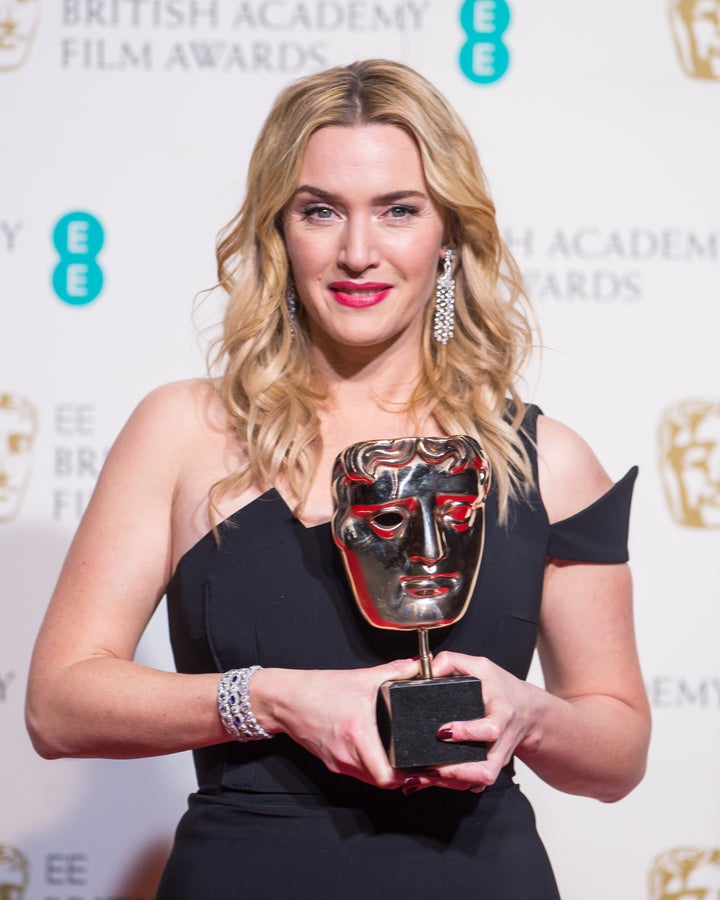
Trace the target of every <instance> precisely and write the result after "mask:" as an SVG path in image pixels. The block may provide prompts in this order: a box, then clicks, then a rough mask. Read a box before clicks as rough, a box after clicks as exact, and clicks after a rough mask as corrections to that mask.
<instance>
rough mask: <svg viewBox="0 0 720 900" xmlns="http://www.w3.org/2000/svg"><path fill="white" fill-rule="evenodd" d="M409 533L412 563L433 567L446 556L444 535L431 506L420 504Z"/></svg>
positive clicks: (409, 554)
mask: <svg viewBox="0 0 720 900" xmlns="http://www.w3.org/2000/svg"><path fill="white" fill-rule="evenodd" d="M408 531H409V534H408V539H409V547H408V558H409V559H410V562H419V563H423V564H424V565H432V564H433V563H436V562H438V561H439V560H441V559H442V558H443V557H444V556H445V547H444V544H443V539H442V534H441V532H440V529H439V528H438V525H437V522H436V521H435V514H434V510H433V507H432V505H431V504H428V505H426V504H424V503H421V504H420V507H419V509H418V510H417V512H416V514H415V515H414V516H413V518H412V520H411V524H410V528H409V529H408Z"/></svg>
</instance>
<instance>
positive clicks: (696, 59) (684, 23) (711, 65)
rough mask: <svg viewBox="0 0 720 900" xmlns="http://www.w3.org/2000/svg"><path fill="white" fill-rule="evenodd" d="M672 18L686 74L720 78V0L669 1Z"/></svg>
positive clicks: (674, 34) (694, 76)
mask: <svg viewBox="0 0 720 900" xmlns="http://www.w3.org/2000/svg"><path fill="white" fill-rule="evenodd" d="M668 18H669V19H670V27H671V28H672V35H673V41H674V43H675V49H676V51H677V55H678V59H679V60H680V65H681V66H682V68H683V71H684V72H685V74H686V75H690V76H691V77H692V78H711V79H718V80H720V0H669V3H668Z"/></svg>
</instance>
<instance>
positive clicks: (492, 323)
mask: <svg viewBox="0 0 720 900" xmlns="http://www.w3.org/2000/svg"><path fill="white" fill-rule="evenodd" d="M248 185H249V188H248V194H247V198H246V200H245V202H244V205H243V207H242V209H241V210H240V212H239V214H238V216H237V217H236V218H235V219H234V221H233V222H231V223H230V225H229V226H228V228H227V229H226V231H225V233H224V236H223V238H222V240H221V241H220V243H219V248H218V260H219V273H220V284H221V286H222V287H223V288H224V289H225V290H226V291H227V293H228V295H229V305H228V308H227V314H226V317H225V323H224V332H223V336H222V341H221V345H220V347H219V351H218V358H219V360H220V361H221V362H222V364H223V371H222V374H221V375H220V377H218V378H217V379H216V380H207V381H196V382H189V383H181V384H174V385H169V386H166V387H163V388H161V389H159V390H158V391H156V392H154V393H153V394H151V395H150V396H149V397H147V398H146V399H145V400H144V401H143V402H142V403H141V404H140V406H139V407H138V409H137V410H136V411H135V412H134V414H133V415H132V417H131V419H130V421H129V422H128V424H127V426H126V427H125V429H124V430H123V432H122V433H121V435H120V436H119V438H118V440H117V442H116V444H115V446H114V448H113V450H112V452H111V453H110V455H109V457H108V460H107V463H106V466H105V469H104V471H103V473H102V475H101V477H100V479H99V482H98V485H97V488H96V491H95V494H94V496H93V499H92V501H91V503H90V505H89V507H88V510H87V512H86V514H85V517H84V519H83V522H82V524H81V526H80V528H79V530H78V534H77V536H76V538H75V541H74V543H73V545H72V547H71V550H70V552H69V555H68V559H67V561H66V564H65V567H64V569H63V572H62V574H61V577H60V580H59V583H58V586H57V589H56V593H55V595H54V597H53V599H52V602H51V605H50V608H49V610H48V613H47V617H46V620H45V623H44V625H43V628H42V630H41V633H40V636H39V638H38V643H37V647H36V651H35V656H34V661H33V665H32V672H31V677H30V686H29V693H28V706H27V718H28V726H29V730H30V734H31V736H32V739H33V742H34V744H35V747H36V748H37V750H38V752H39V753H41V754H42V755H43V756H45V757H48V758H54V757H60V756H103V757H139V756H148V755H155V754H162V753H173V752H176V751H179V750H186V749H193V750H194V751H195V761H196V767H197V771H198V779H199V788H200V789H199V791H198V792H197V793H196V794H194V795H192V796H191V798H190V806H189V809H188V812H187V813H186V815H185V816H184V818H183V820H182V821H181V824H180V826H179V829H178V833H177V835H176V842H175V848H174V851H173V854H172V856H171V858H170V862H169V864H168V867H167V869H166V872H165V875H164V877H163V881H162V883H161V887H160V894H159V896H161V897H168V898H169V897H172V898H174V900H177V898H182V897H188V898H190V897H192V898H193V900H198V898H217V897H226V896H243V897H274V896H292V897H299V896H314V897H317V896H319V897H334V896H343V897H353V898H354V897H358V898H359V897H366V896H369V895H372V896H379V897H386V896H387V897H390V896H394V897H417V896H430V894H431V893H432V894H435V893H436V892H437V891H438V890H440V889H442V890H443V891H445V892H447V893H449V892H451V891H453V890H458V891H460V890H462V891H463V892H464V893H465V894H468V893H469V895H472V896H477V897H483V898H497V900H500V898H502V900H508V898H514V897H517V898H528V897H532V898H534V900H538V898H541V900H542V898H553V897H557V888H556V886H555V882H554V879H553V876H552V871H551V869H550V866H549V863H548V862H547V858H546V856H545V853H544V850H543V847H542V844H541V843H540V840H539V838H538V837H537V834H536V832H535V828H534V820H533V815H532V811H531V810H530V808H529V805H528V804H527V802H526V801H525V799H524V798H523V797H522V795H521V794H520V793H519V789H518V787H517V786H516V785H515V784H514V782H513V780H512V758H513V756H514V755H516V756H518V757H519V758H521V759H522V760H524V761H525V762H526V763H527V764H528V765H529V766H531V767H532V768H533V769H534V770H535V772H537V773H538V775H539V776H540V777H541V778H543V779H545V780H546V781H548V782H549V783H550V784H552V785H554V786H556V787H558V788H559V789H561V790H564V791H568V792H571V793H578V794H585V795H588V796H592V797H597V798H599V799H602V800H606V801H611V800H617V799H619V798H620V797H622V796H623V795H625V794H626V793H627V792H628V791H629V790H631V789H632V788H633V786H634V785H635V784H637V782H638V781H639V780H640V778H641V777H642V774H643V770H644V765H645V756H646V750H647V742H648V733H649V716H648V708H647V703H646V698H645V694H644V689H643V684H642V679H641V676H640V672H639V667H638V661H637V655H636V650H635V643H634V636H633V626H632V611H631V587H630V578H629V574H628V571H627V567H626V566H625V565H624V562H625V560H626V551H625V547H624V544H625V537H626V534H625V533H626V528H627V514H628V507H629V495H630V491H631V487H632V480H633V477H634V473H629V474H628V476H626V478H625V479H624V480H623V481H622V482H620V483H619V484H618V485H616V486H615V487H613V486H612V484H611V482H610V479H609V478H608V476H607V475H606V474H605V472H604V471H603V469H602V468H601V466H600V464H599V463H598V461H597V460H596V458H595V456H594V455H593V453H592V452H591V450H590V449H589V448H588V447H587V445H586V444H585V443H584V442H583V441H582V440H581V439H580V438H579V437H578V436H577V435H576V434H575V433H573V432H572V431H571V430H569V429H568V428H566V427H564V426H563V425H560V424H559V423H557V422H554V421H552V420H551V419H548V418H546V417H545V416H543V415H539V411H538V410H537V409H536V408H534V407H526V406H525V405H524V404H523V403H522V401H521V400H520V398H519V396H518V395H517V393H516V390H515V386H514V381H515V378H516V376H517V373H518V370H519V367H520V365H521V363H522V362H523V361H524V358H525V356H526V353H527V351H528V349H529V347H530V329H529V326H528V323H527V318H526V317H525V316H524V315H523V314H522V312H521V310H520V306H519V304H520V303H521V301H522V300H523V296H524V295H523V292H522V287H521V281H520V276H519V273H518V270H517V267H516V266H515V264H514V262H513V260H512V259H511V257H510V255H509V253H508V251H507V249H506V248H505V247H504V245H503V243H502V241H501V240H500V238H499V235H498V231H497V226H496V224H495V219H494V209H493V206H492V203H491V201H490V199H489V197H488V194H487V190H486V187H485V185H484V179H483V175H482V172H481V169H480V166H479V163H478V160H477V157H476V153H475V150H474V148H473V144H472V141H471V139H470V137H469V135H468V133H467V131H466V130H465V128H464V126H463V125H462V123H461V122H460V121H459V119H458V117H457V116H456V114H455V113H454V112H453V111H452V110H451V109H450V108H449V107H448V105H447V103H446V101H445V100H444V99H443V98H442V97H441V96H440V95H439V94H438V92H437V91H436V90H435V89H434V88H433V87H432V86H431V85H430V84H428V83H427V82H426V81H425V80H424V79H423V78H422V77H421V76H419V75H418V74H417V73H415V72H413V71H412V70H410V69H408V68H406V67H404V66H402V65H399V64H397V63H390V62H385V61H369V62H362V63H356V64H353V65H351V66H347V67H343V68H336V69H331V70H329V71H326V72H322V73H320V74H317V75H312V76H309V77H307V78H305V79H303V80H301V81H299V82H297V83H296V84H293V85H291V86H290V87H288V88H287V89H286V90H285V91H284V92H283V93H282V94H281V95H280V97H279V98H278V100H277V101H276V103H275V106H274V107H273V110H272V111H271V113H270V116H269V118H268V120H267V122H266V124H265V126H264V128H263V130H262V133H261V135H260V137H259V140H258V142H257V145H256V148H255V152H254V154H253V157H252V161H251V165H250V171H249V177H248ZM438 279H439V281H438ZM436 298H439V303H436ZM453 303H454V311H453V309H452V307H453ZM436 307H437V308H438V309H437V312H436ZM452 434H468V435H470V436H472V437H474V438H476V439H477V440H479V441H480V443H481V444H482V447H483V449H484V451H485V453H486V455H487V456H488V458H489V460H490V462H491V466H492V472H493V488H492V491H491V494H490V496H489V498H488V502H487V508H486V528H487V534H486V544H485V556H484V560H483V565H482V567H481V572H480V576H479V578H478V582H477V585H476V589H475V593H474V596H473V598H472V600H471V603H470V606H469V610H468V612H467V614H466V615H465V617H464V618H463V619H462V620H461V621H460V622H459V623H457V624H456V625H454V626H451V627H449V628H445V629H441V630H440V631H438V632H436V633H435V634H434V635H433V644H434V650H435V652H436V656H435V661H434V666H433V668H434V672H435V674H436V675H448V674H454V673H461V674H469V675H473V676H476V677H478V678H480V679H481V680H482V684H483V691H484V697H485V704H486V716H485V718H482V719H476V720H472V721H468V722H447V723H445V724H444V726H443V727H442V728H441V729H440V737H441V738H442V739H443V740H446V741H478V742H481V741H484V742H488V748H489V750H488V755H487V760H485V761H483V762H471V763H463V764H460V765H453V766H442V767H439V768H437V769H419V770H412V771H401V770H397V769H393V768H392V767H391V766H390V764H389V762H388V759H387V756H386V755H385V752H384V750H383V748H382V745H381V743H380V741H379V738H378V733H377V727H376V721H375V698H376V694H377V690H378V687H379V686H380V684H381V683H383V682H385V681H387V680H397V679H407V678H412V677H413V676H414V675H415V674H416V672H417V663H416V662H414V661H413V660H412V659H411V658H410V657H412V655H413V653H414V652H415V647H414V646H413V645H414V638H413V636H412V635H409V634H403V633H395V632H389V631H380V630H378V629H373V628H371V627H370V626H369V625H367V624H365V623H364V622H363V621H362V620H361V618H360V616H359V615H358V612H357V609H356V608H355V604H354V602H353V600H352V597H351V595H350V593H349V589H348V586H347V582H346V580H345V577H344V575H343V573H342V570H341V567H340V564H339V562H338V557H337V552H336V550H335V548H334V547H333V545H332V537H331V533H330V526H329V524H328V523H329V521H330V519H331V515H332V500H331V494H330V475H331V470H332V465H333V461H334V459H335V458H336V456H337V455H338V453H339V452H340V451H341V450H342V449H343V448H345V447H346V446H347V445H349V444H352V443H354V442H356V441H364V440H368V439H374V438H395V437H405V436H414V435H427V436H432V435H436V436H439V435H452ZM169 436H171V438H170V439H169ZM550 523H553V524H550ZM166 590H167V595H168V608H169V616H170V629H171V637H172V641H173V649H174V653H175V658H176V663H177V666H178V672H179V673H180V674H175V673H167V672H160V671H155V670H151V669H148V668H145V667H142V666H139V665H137V664H136V663H134V662H133V661H132V660H133V654H134V651H135V648H136V645H137V643H138V640H139V638H140V636H141V634H142V632H143V629H144V628H145V626H146V624H147V622H148V620H149V619H150V617H151V615H152V613H153V610H154V609H155V606H156V604H157V602H158V601H159V599H160V598H161V597H162V596H163V594H164V593H165V592H166ZM541 599H542V604H541V603H540V600H541ZM536 637H537V646H538V648H539V652H540V659H541V662H542V666H543V672H544V677H545V684H546V688H545V690H542V689H540V688H538V687H534V686H531V685H529V684H527V683H526V682H525V681H524V678H525V676H526V674H527V670H528V667H529V664H530V659H531V656H532V653H533V648H534V646H535V643H536ZM256 666H262V667H263V668H257V669H256V668H254V667H256ZM226 670H235V673H236V674H235V675H229V676H227V677H224V678H223V679H222V684H221V687H220V689H219V688H218V682H219V679H220V676H219V674H218V673H222V672H225V671H226ZM237 670H239V673H238V672H237ZM228 696H229V697H230V700H228ZM218 703H219V704H220V706H218ZM219 708H220V710H221V711H222V714H223V716H222V718H221V716H220V715H219V714H218V711H219Z"/></svg>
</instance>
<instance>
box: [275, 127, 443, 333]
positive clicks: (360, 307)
mask: <svg viewBox="0 0 720 900" xmlns="http://www.w3.org/2000/svg"><path fill="white" fill-rule="evenodd" d="M443 233H444V220H443V215H442V212H441V210H440V209H439V207H437V206H436V205H435V204H434V203H433V201H432V200H431V199H430V195H429V192H428V187H427V184H426V182H425V175H424V173H423V168H422V164H421V161H420V154H419V152H418V150H417V147H416V146H415V143H414V142H413V140H412V139H411V138H410V137H409V135H408V134H407V133H406V132H404V131H403V130H402V129H400V128H397V127H396V126H394V125H358V126H353V127H348V128H344V127H339V126H329V127H326V128H321V129H320V130H319V131H317V132H315V134H314V135H313V136H312V137H311V138H310V140H309V142H308V145H307V149H306V151H305V156H304V158H303V162H302V169H301V172H300V178H299V182H298V187H297V189H296V190H295V193H294V194H293V196H292V198H291V200H290V202H289V204H288V206H287V209H286V212H285V217H284V235H285V243H286V247H287V252H288V256H289V259H290V265H291V269H292V276H293V279H294V281H295V286H296V289H297V293H298V296H299V298H300V301H301V302H302V304H303V306H304V307H305V310H306V311H307V314H308V318H309V323H310V325H309V327H310V334H311V337H312V338H313V341H314V342H315V343H316V345H327V344H328V343H329V344H331V345H333V344H334V345H336V346H338V347H345V348H346V349H349V348H351V347H358V348H360V347H367V348H370V347H380V346H383V345H385V346H387V345H390V344H392V343H396V342H398V341H400V342H402V343H403V344H406V345H407V346H413V347H415V348H417V347H418V346H419V342H420V336H421V333H422V321H423V314H424V309H425V305H426V303H427V302H428V300H429V298H430V297H431V295H432V294H433V289H434V284H435V278H436V275H437V269H438V262H439V260H440V257H441V247H442V243H443Z"/></svg>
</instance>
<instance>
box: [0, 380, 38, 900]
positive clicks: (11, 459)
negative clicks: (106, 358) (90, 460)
mask: <svg viewBox="0 0 720 900" xmlns="http://www.w3.org/2000/svg"><path fill="white" fill-rule="evenodd" d="M36 432H37V413H36V412H35V407H34V406H33V405H32V403H30V401H29V400H26V399H25V397H15V396H13V395H12V394H0V522H7V521H9V520H10V519H14V518H15V516H16V515H17V514H18V512H19V511H20V505H21V504H22V500H23V497H24V496H25V489H26V488H27V485H28V482H29V481H30V471H31V459H32V448H33V444H34V443H35V434H36ZM0 900H4V897H3V896H2V894H0Z"/></svg>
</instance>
